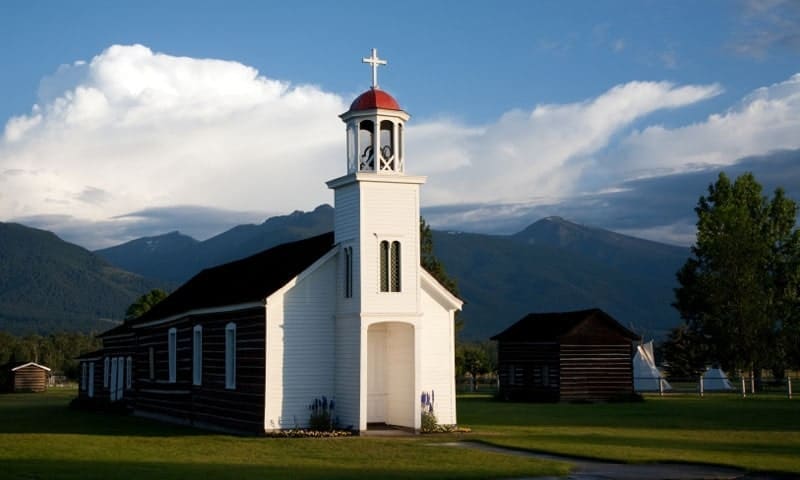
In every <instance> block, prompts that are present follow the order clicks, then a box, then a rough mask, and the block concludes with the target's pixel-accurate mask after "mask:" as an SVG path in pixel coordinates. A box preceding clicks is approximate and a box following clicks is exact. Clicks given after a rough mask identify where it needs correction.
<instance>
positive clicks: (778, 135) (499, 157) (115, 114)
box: [0, 45, 800, 247]
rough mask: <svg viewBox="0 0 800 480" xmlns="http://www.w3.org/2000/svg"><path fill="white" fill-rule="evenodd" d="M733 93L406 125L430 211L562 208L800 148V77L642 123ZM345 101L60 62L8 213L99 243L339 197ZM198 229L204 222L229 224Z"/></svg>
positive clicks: (20, 132)
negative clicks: (666, 122) (677, 122)
mask: <svg viewBox="0 0 800 480" xmlns="http://www.w3.org/2000/svg"><path fill="white" fill-rule="evenodd" d="M721 91H722V88H721V87H720V86H719V85H717V84H710V85H683V86H680V85H674V84H672V83H668V82H629V83H625V84H621V85H617V86H615V87H613V88H611V89H609V90H607V91H606V92H604V93H602V94H600V95H598V96H597V97H594V98H590V99H587V100H584V101H581V102H576V103H568V104H543V105H538V106H536V107H535V108H533V109H532V110H512V111H509V112H507V113H505V114H504V115H503V116H501V117H500V118H499V119H496V120H495V121H491V122H488V123H486V124H483V125H465V124H464V123H463V122H460V121H458V120H454V119H449V118H446V119H437V120H428V121H419V120H417V121H415V122H412V123H411V124H410V125H409V131H408V135H407V136H406V138H407V141H408V168H409V172H410V173H414V174H422V175H430V179H429V182H428V185H426V187H425V189H424V190H423V202H424V204H425V205H428V206H430V205H444V204H466V203H475V204H477V203H481V204H486V203H491V202H494V203H497V204H502V205H514V204H521V205H536V204H544V203H547V204H550V205H554V204H558V202H559V201H560V199H564V198H568V197H570V196H575V195H579V194H583V193H586V192H593V191H594V192H596V191H600V190H603V189H608V188H614V187H615V186H617V185H618V184H619V183H620V182H622V181H623V180H624V179H628V178H635V177H638V176H643V175H647V174H652V172H654V171H661V172H663V171H668V172H669V171H686V170H688V169H690V168H691V166H692V165H697V164H708V163H715V164H719V163H725V162H733V161H735V160H736V159H737V158H739V157H742V156H745V155H749V154H756V153H762V152H766V151H769V150H772V149H776V148H796V147H797V146H800V145H798V144H800V140H798V139H797V138H796V137H797V135H796V132H797V131H800V129H798V127H800V93H798V92H800V76H795V77H792V78H791V79H790V80H788V81H786V82H783V83H781V84H778V85H774V86H771V87H768V88H764V89H760V90H757V91H756V92H754V93H753V94H752V95H751V96H749V97H748V98H746V99H744V100H743V101H742V103H741V105H740V106H739V107H737V108H735V109H732V110H731V111H729V112H725V113H723V114H719V115H714V116H711V117H709V118H708V119H707V120H706V121H705V122H702V123H698V124H696V125H689V126H685V127H682V128H677V129H667V128H665V127H660V126H652V127H649V128H645V129H643V130H641V131H635V132H633V133H632V134H631V133H630V130H631V128H632V126H633V125H634V124H635V123H637V122H640V121H641V120H642V119H643V118H644V117H646V116H647V115H649V114H651V113H653V112H656V111H659V110H664V109H676V108H681V107H684V106H687V105H691V104H694V103H697V102H700V101H702V100H705V99H708V98H711V97H713V96H715V95H718V94H719V93H720V92H721ZM349 100H350V99H343V98H342V97H340V96H338V95H335V94H332V93H330V92H325V91H323V90H322V89H320V88H319V87H314V86H308V85H292V84H289V83H287V82H284V81H279V80H275V79H270V78H268V77H266V76H264V75H261V74H259V72H257V71H256V70H255V69H253V68H251V67H248V66H246V65H242V64H240V63H236V62H230V61H221V60H213V59H194V58H186V57H176V56H170V55H166V54H161V53H154V52H152V51H151V50H149V49H148V48H146V47H143V46H141V45H133V46H112V47H110V48H109V49H107V50H106V51H104V52H102V53H101V54H100V55H98V56H96V57H95V58H93V59H91V60H90V61H88V62H76V63H74V64H72V65H67V66H62V67H60V68H59V69H58V70H57V71H56V72H55V73H54V74H53V75H52V76H50V77H48V78H46V79H44V80H43V81H42V84H41V87H40V100H39V104H38V105H36V106H34V107H33V108H32V110H31V112H30V114H28V115H24V116H20V117H15V118H12V119H10V120H9V121H8V122H7V123H6V126H5V131H4V133H3V136H2V138H0V219H4V220H11V219H37V218H38V219H44V220H42V222H44V223H42V222H39V224H40V225H44V224H46V225H47V226H48V227H49V228H52V229H54V230H56V231H59V228H60V227H58V225H59V222H62V223H63V224H64V227H63V229H65V230H66V229H69V228H71V231H72V232H77V231H78V230H80V229H81V228H84V227H83V226H84V225H90V224H96V225H99V226H100V225H101V226H102V228H101V230H102V240H98V241H95V242H91V241H89V240H86V239H85V237H83V238H84V240H83V242H84V243H85V244H89V243H91V244H92V246H95V247H96V246H102V245H103V242H111V241H116V240H119V239H122V238H123V237H124V236H125V235H128V234H134V233H135V234H137V235H138V234H156V233H161V232H163V231H168V230H171V229H173V228H166V224H165V223H164V221H159V222H150V223H149V224H147V225H150V226H151V228H153V229H154V230H153V231H149V232H145V231H142V230H141V229H137V228H134V226H133V224H134V223H136V222H140V221H141V219H138V218H134V217H130V216H128V214H130V213H131V212H136V211H142V210H145V209H158V208H171V207H175V206H180V205H182V206H192V207H197V208H199V209H200V210H198V212H201V213H200V214H199V215H201V216H202V215H205V213H202V212H208V211H210V210H209V209H215V210H214V211H224V212H249V213H248V214H247V218H253V212H266V211H269V212H289V211H292V210H294V209H309V208H312V207H314V206H316V205H318V204H320V203H324V202H329V203H330V202H331V199H332V196H331V193H330V191H329V190H328V189H327V188H326V187H325V186H324V182H325V181H326V180H328V179H330V178H333V177H335V176H338V175H340V174H342V173H343V172H344V169H345V158H344V155H343V153H344V139H345V137H344V128H343V126H342V125H341V123H340V122H339V120H338V119H337V118H336V116H337V115H338V114H340V113H341V112H343V111H344V110H346V108H347V104H348V103H349ZM411 113H413V112H411ZM620 139H622V142H621V143H619V140H620ZM204 209H205V210H204ZM186 211H187V210H186V209H185V207H184V208H181V209H177V210H175V212H178V213H179V214H182V213H180V212H184V213H185V212H186ZM517 213H518V212H517ZM164 218H167V217H164ZM169 218H172V219H176V218H177V217H169ZM45 220H46V222H45ZM170 221H173V220H170ZM191 224H192V225H202V228H200V227H198V229H197V230H198V231H202V232H206V233H208V229H209V228H211V227H210V226H211V225H220V224H221V222H220V221H218V219H217V217H215V220H214V222H210V223H203V222H202V221H200V220H196V219H195V220H192V222H191ZM115 225H117V226H118V228H119V232H122V233H119V234H115V233H114V232H113V230H114V228H115ZM142 225H144V224H142ZM176 226H177V225H176ZM156 228H161V229H163V230H155V229H156ZM140 232H141V233H140ZM98 235H101V234H100V233H98Z"/></svg>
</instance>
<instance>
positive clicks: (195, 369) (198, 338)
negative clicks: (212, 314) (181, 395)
mask: <svg viewBox="0 0 800 480" xmlns="http://www.w3.org/2000/svg"><path fill="white" fill-rule="evenodd" d="M202 384H203V326H202V325H195V326H194V328H193V329H192V385H196V386H200V385H202Z"/></svg>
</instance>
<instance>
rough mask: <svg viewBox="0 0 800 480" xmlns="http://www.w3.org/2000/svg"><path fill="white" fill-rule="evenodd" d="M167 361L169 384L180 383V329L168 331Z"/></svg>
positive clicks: (173, 328)
mask: <svg viewBox="0 0 800 480" xmlns="http://www.w3.org/2000/svg"><path fill="white" fill-rule="evenodd" d="M167 360H168V362H167V363H168V367H169V383H177V381H178V329H177V328H175V327H172V328H170V329H169V330H167Z"/></svg>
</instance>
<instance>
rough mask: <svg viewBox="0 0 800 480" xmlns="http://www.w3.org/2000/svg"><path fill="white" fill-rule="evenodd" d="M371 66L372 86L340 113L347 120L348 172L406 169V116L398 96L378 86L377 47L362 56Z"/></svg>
mask: <svg viewBox="0 0 800 480" xmlns="http://www.w3.org/2000/svg"><path fill="white" fill-rule="evenodd" d="M362 61H363V62H364V63H368V64H370V65H371V66H372V87H371V88H370V89H369V90H367V91H366V92H364V93H362V94H361V95H359V96H358V98H356V99H355V100H354V101H353V103H352V104H351V105H350V109H349V110H348V111H347V112H345V113H343V114H342V115H340V117H341V119H342V121H344V122H345V123H346V124H347V173H348V174H350V173H362V172H363V173H376V174H402V173H403V172H404V170H405V162H404V148H403V125H404V123H405V122H406V121H407V120H408V119H409V115H408V114H407V113H406V112H404V111H403V110H402V109H401V108H400V105H399V104H398V103H397V100H395V99H394V98H392V96H391V95H389V94H388V93H386V92H384V91H383V90H381V89H380V88H379V87H378V66H380V65H386V60H381V59H380V58H378V52H377V50H376V49H374V48H373V49H372V55H371V56H370V57H368V58H364V59H362Z"/></svg>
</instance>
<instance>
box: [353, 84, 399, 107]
mask: <svg viewBox="0 0 800 480" xmlns="http://www.w3.org/2000/svg"><path fill="white" fill-rule="evenodd" d="M373 108H385V109H387V110H402V108H400V104H399V103H397V100H395V99H394V97H392V96H391V95H389V94H388V93H386V92H384V91H383V90H380V89H377V88H370V89H369V90H367V91H366V92H364V93H362V94H361V95H359V96H358V98H356V99H355V100H353V103H352V104H351V105H350V111H351V112H354V111H357V110H371V109H373Z"/></svg>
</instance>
